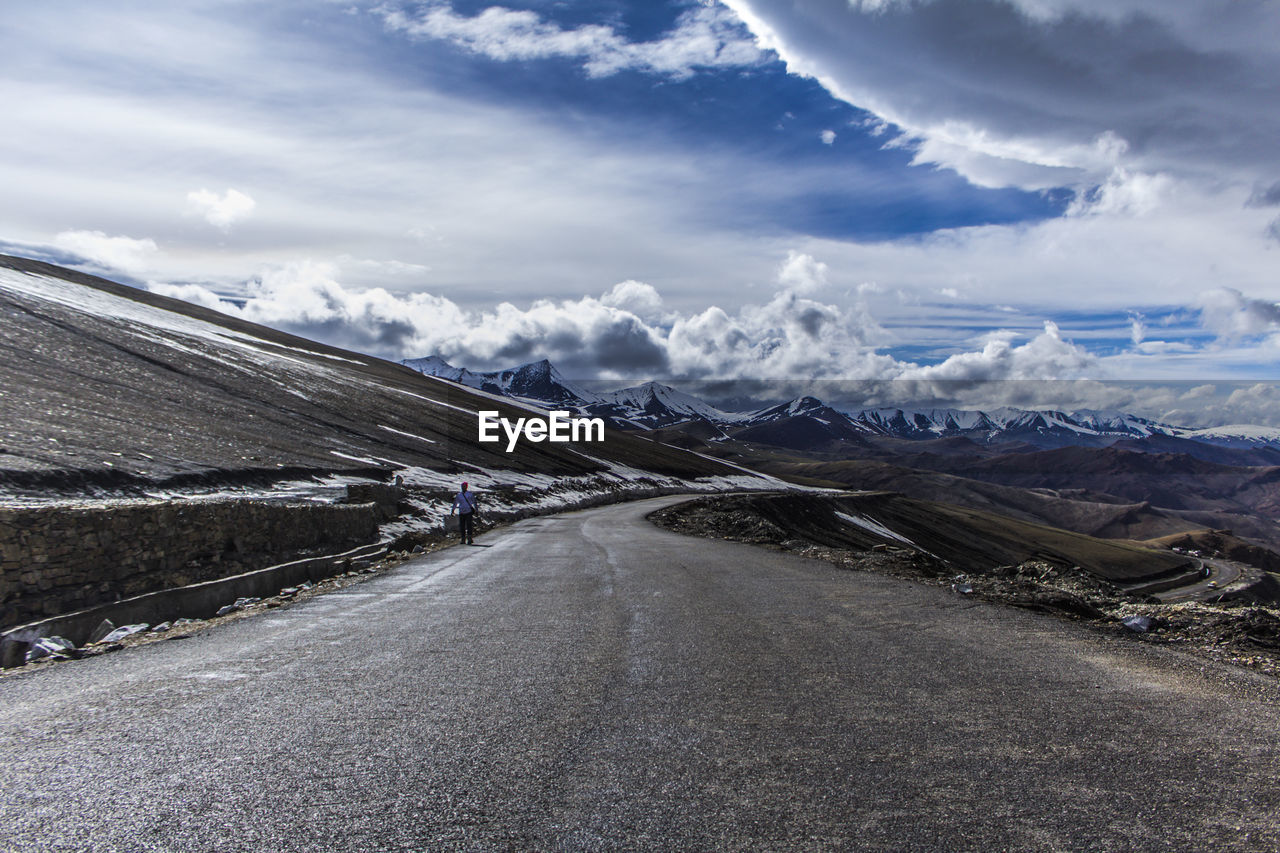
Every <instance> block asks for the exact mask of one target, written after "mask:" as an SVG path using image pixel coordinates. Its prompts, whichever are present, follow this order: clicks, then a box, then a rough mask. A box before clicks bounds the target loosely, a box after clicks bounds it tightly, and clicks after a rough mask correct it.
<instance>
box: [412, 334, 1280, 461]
mask: <svg viewBox="0 0 1280 853" xmlns="http://www.w3.org/2000/svg"><path fill="white" fill-rule="evenodd" d="M402 364H404V365H405V366H407V367H410V368H412V369H414V370H417V371H418V372H420V373H425V374H427V375H431V376H436V377H439V378H442V379H447V380H450V381H453V382H458V383H460V384H463V385H467V386H469V387H472V388H477V389H480V390H483V391H487V392H489V393H493V394H498V395H502V396H506V397H512V398H516V399H519V400H522V401H524V402H527V403H533V404H535V405H539V406H543V407H553V408H564V409H569V410H571V411H574V412H576V413H579V414H584V415H591V416H595V417H603V418H605V419H606V420H608V421H610V422H612V424H613V425H614V426H616V427H619V428H621V429H666V428H672V427H682V426H695V427H700V428H701V434H702V435H704V436H708V437H710V438H722V439H723V438H729V437H733V438H736V439H739V440H742V441H752V442H759V443H764V444H773V445H778V446H782V447H791V448H797V449H819V448H822V447H830V446H832V445H833V444H844V445H853V446H857V445H865V444H866V443H867V441H868V439H875V438H881V439H900V440H908V441H927V440H938V439H965V440H967V442H973V443H975V444H978V445H1008V444H1016V443H1022V444H1025V445H1027V446H1028V449H1050V448H1056V447H1069V446H1090V447H1104V446H1108V445H1111V444H1113V443H1115V442H1117V441H1129V442H1133V441H1140V442H1147V443H1150V444H1152V445H1153V446H1154V445H1160V446H1161V447H1163V448H1164V449H1165V450H1173V449H1174V447H1171V446H1170V445H1173V446H1175V447H1176V448H1177V452H1192V451H1195V452H1193V454H1192V455H1197V456H1200V455H1201V453H1202V451H1200V449H1199V448H1196V447H1194V446H1189V445H1191V444H1192V443H1194V444H1198V445H1208V446H1210V447H1221V448H1230V449H1235V450H1260V451H1262V452H1263V453H1264V454H1265V455H1264V456H1263V457H1261V458H1259V459H1258V461H1257V462H1256V464H1278V463H1280V429H1276V428H1274V427H1265V426H1256V425H1231V426H1219V427H1212V428H1208V429H1193V428H1189V427H1183V426H1177V425H1173V424H1163V423H1159V422H1156V421H1153V420H1150V419H1148V418H1143V417H1139V416H1137V415H1132V414H1125V413H1112V412H1101V411H1094V410H1083V411H1073V412H1063V411H1056V410H1048V409H1046V410H1028V409H1018V408H1010V407H1002V408H996V409H991V410H987V411H977V410H966V409H949V408H921V409H912V408H870V409H861V410H856V411H839V410H837V409H835V408H833V407H832V406H829V405H827V404H826V403H824V402H823V401H821V400H819V399H817V398H815V397H812V396H803V397H799V398H796V399H794V400H790V401H787V402H784V403H780V404H777V405H773V406H767V407H765V408H762V409H759V410H756V411H749V412H730V411H724V410H722V409H719V408H716V407H715V406H713V405H711V404H710V403H707V402H706V401H704V400H701V399H699V398H697V397H695V396H693V395H691V394H687V393H685V392H682V391H679V390H676V389H675V388H672V387H670V386H668V385H663V384H661V383H658V382H646V383H644V384H642V385H637V386H634V387H629V388H622V389H620V390H616V391H608V392H598V391H593V390H590V389H588V388H585V387H583V386H582V385H581V384H578V383H574V382H572V381H570V380H568V379H566V378H565V377H564V376H563V375H562V374H561V373H560V371H559V370H557V369H556V367H555V366H554V365H553V364H551V363H550V362H549V361H546V360H543V361H538V362H532V363H530V364H525V365H521V366H519V367H514V368H511V369H508V370H500V371H493V372H488V373H478V372H473V371H471V370H468V369H466V368H462V367H455V366H453V365H451V364H449V363H448V362H447V361H445V360H444V359H442V358H440V357H438V356H431V357H428V358H420V359H410V360H407V361H404V362H402ZM707 427H711V428H713V429H712V430H710V431H708V430H707ZM1162 442H1163V443H1162ZM1134 449H1141V448H1140V447H1139V448H1134ZM1271 450H1274V451H1276V454H1275V457H1274V458H1272V457H1271V454H1270V452H1269V451H1271ZM1205 455H1206V456H1212V455H1213V454H1212V453H1208V454H1205ZM1201 458H1204V456H1202V457H1201ZM1209 461H1215V460H1213V459H1209Z"/></svg>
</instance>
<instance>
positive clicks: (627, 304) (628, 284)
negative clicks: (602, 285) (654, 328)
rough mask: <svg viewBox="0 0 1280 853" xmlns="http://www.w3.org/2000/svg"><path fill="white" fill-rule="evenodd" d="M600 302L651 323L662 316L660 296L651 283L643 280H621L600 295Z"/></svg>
mask: <svg viewBox="0 0 1280 853" xmlns="http://www.w3.org/2000/svg"><path fill="white" fill-rule="evenodd" d="M600 302H601V304H603V305H607V306H609V307H610V308H618V309H621V310H623V311H630V312H631V313H632V314H635V315H636V316H637V317H639V318H640V319H641V320H644V321H645V322H648V323H652V322H657V321H658V320H660V319H661V318H662V316H663V307H662V297H661V296H660V295H659V294H658V291H657V290H656V289H655V288H654V287H653V285H651V284H645V283H644V282H643V281H630V280H628V281H622V282H619V283H617V284H615V285H614V286H613V289H612V290H610V291H609V292H608V293H606V294H605V295H604V296H602V297H600Z"/></svg>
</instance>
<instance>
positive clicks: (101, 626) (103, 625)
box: [85, 619, 116, 644]
mask: <svg viewBox="0 0 1280 853" xmlns="http://www.w3.org/2000/svg"><path fill="white" fill-rule="evenodd" d="M115 629H116V625H115V623H114V622H112V621H111V620H110V619H103V620H102V621H101V622H99V623H98V627H96V628H94V629H93V630H92V631H90V632H89V638H88V639H87V640H86V641H85V642H87V643H90V644H92V643H100V642H102V639H103V637H106V636H107V635H108V634H110V633H111V632H112V631H114V630H115Z"/></svg>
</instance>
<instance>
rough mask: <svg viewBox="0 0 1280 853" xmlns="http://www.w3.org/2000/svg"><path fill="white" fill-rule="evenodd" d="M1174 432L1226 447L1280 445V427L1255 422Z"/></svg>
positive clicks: (1181, 436) (1182, 436)
mask: <svg viewBox="0 0 1280 853" xmlns="http://www.w3.org/2000/svg"><path fill="white" fill-rule="evenodd" d="M1174 434H1175V435H1178V436H1179V437H1180V438H1190V439H1192V440H1194V441H1204V442H1208V443H1211V444H1218V445H1222V446H1225V447H1245V448H1248V447H1258V446H1260V445H1273V446H1278V447H1280V429H1277V428H1276V427H1268V426H1257V425H1255V424H1230V425H1228V426H1220V427H1208V428H1207V429H1189V430H1179V431H1178V432H1176V433H1174Z"/></svg>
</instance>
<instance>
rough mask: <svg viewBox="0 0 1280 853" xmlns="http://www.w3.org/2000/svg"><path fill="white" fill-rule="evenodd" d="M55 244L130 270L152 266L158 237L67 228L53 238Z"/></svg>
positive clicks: (137, 271)
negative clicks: (139, 236) (135, 236)
mask: <svg viewBox="0 0 1280 853" xmlns="http://www.w3.org/2000/svg"><path fill="white" fill-rule="evenodd" d="M53 244H54V245H55V246H57V247H58V248H59V249H63V250H64V251H67V252H71V253H72V254H75V255H79V256H80V257H83V258H86V259H88V260H90V261H92V262H94V263H96V264H99V265H100V266H103V267H106V268H109V269H116V270H121V271H122V272H126V273H130V274H138V273H143V272H146V271H147V270H149V269H150V268H151V264H152V261H153V259H154V256H155V255H156V252H157V251H158V247H157V246H156V241H155V240H152V239H151V238H150V237H145V238H142V239H138V238H134V237H124V236H116V237H111V236H108V235H106V234H104V233H102V232H101V231H63V232H61V233H60V234H58V235H56V236H55V237H54V238H53Z"/></svg>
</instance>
